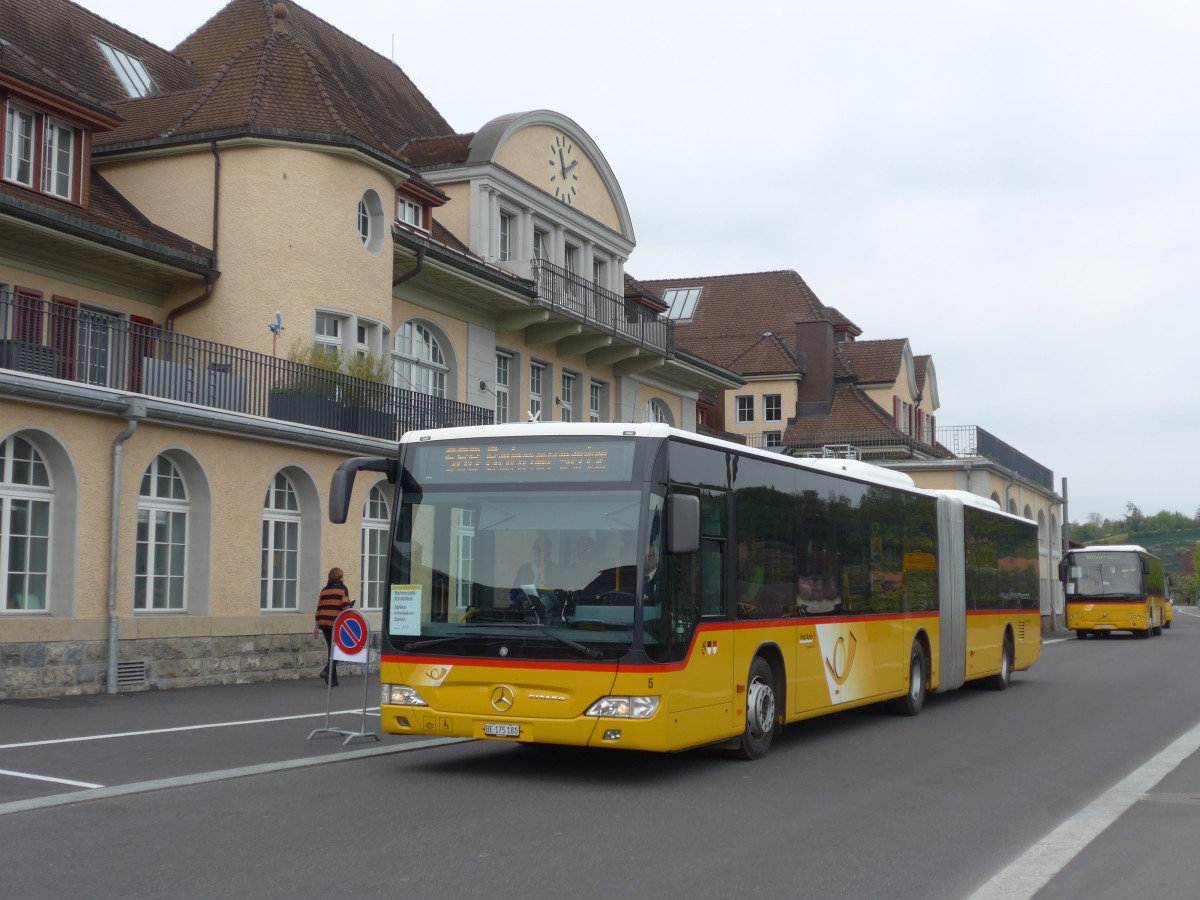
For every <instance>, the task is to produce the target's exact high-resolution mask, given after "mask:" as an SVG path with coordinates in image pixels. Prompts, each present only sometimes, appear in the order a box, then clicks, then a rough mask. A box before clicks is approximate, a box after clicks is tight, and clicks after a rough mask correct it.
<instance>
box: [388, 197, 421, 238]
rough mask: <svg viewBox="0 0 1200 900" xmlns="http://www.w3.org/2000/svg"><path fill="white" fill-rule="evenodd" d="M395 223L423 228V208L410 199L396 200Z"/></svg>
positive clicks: (399, 198) (401, 198)
mask: <svg viewBox="0 0 1200 900" xmlns="http://www.w3.org/2000/svg"><path fill="white" fill-rule="evenodd" d="M396 221H397V222H403V223H404V224H406V225H412V226H414V227H416V228H420V229H423V230H428V229H426V228H425V207H424V206H422V205H421V204H420V203H418V202H417V201H416V200H413V199H412V198H411V197H397V198H396Z"/></svg>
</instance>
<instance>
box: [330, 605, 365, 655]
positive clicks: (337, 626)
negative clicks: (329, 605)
mask: <svg viewBox="0 0 1200 900" xmlns="http://www.w3.org/2000/svg"><path fill="white" fill-rule="evenodd" d="M370 639H371V629H370V627H369V626H368V625H367V620H366V619H365V618H363V614H362V613H360V612H359V611H358V610H356V609H348V610H346V611H345V612H343V613H342V614H341V615H340V616H338V617H337V621H336V622H334V623H333V654H332V655H333V658H334V659H341V660H345V661H346V662H357V663H361V662H366V661H367V653H368V652H369V651H368V650H367V642H368V641H369V640H370Z"/></svg>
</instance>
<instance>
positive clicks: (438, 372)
mask: <svg viewBox="0 0 1200 900" xmlns="http://www.w3.org/2000/svg"><path fill="white" fill-rule="evenodd" d="M449 372H450V367H449V366H448V365H447V364H446V355H445V353H443V352H442V345H441V341H440V340H439V339H438V336H437V335H436V334H434V332H433V329H431V328H430V327H429V326H428V325H426V324H424V323H422V322H419V321H417V320H415V319H409V320H408V321H407V322H405V323H404V324H403V325H401V326H400V327H399V328H397V329H396V337H395V341H394V343H393V349H392V383H393V384H395V386H396V387H398V388H403V389H405V390H409V391H416V392H417V393H419V394H425V395H427V396H430V397H439V398H441V399H445V397H446V383H447V381H448V376H449Z"/></svg>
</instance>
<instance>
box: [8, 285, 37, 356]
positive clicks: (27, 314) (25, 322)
mask: <svg viewBox="0 0 1200 900" xmlns="http://www.w3.org/2000/svg"><path fill="white" fill-rule="evenodd" d="M14 293H15V294H16V296H15V297H14V298H13V300H14V303H13V320H14V321H13V337H14V338H16V339H17V340H18V341H24V342H26V343H29V344H40V343H41V342H42V296H43V294H42V292H41V291H31V290H29V288H23V287H18V288H16V289H15V290H14Z"/></svg>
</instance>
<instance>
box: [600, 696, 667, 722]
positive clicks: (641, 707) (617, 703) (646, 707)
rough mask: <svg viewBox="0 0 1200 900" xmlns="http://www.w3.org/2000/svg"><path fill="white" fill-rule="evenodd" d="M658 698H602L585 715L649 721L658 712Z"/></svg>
mask: <svg viewBox="0 0 1200 900" xmlns="http://www.w3.org/2000/svg"><path fill="white" fill-rule="evenodd" d="M658 701H659V698H658V697H601V698H600V699H599V700H597V701H596V702H595V703H593V704H592V705H591V706H590V707H588V711H587V713H585V715H589V716H610V717H613V718H617V719H648V718H650V717H651V716H652V715H654V714H655V713H656V712H657V711H658Z"/></svg>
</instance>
